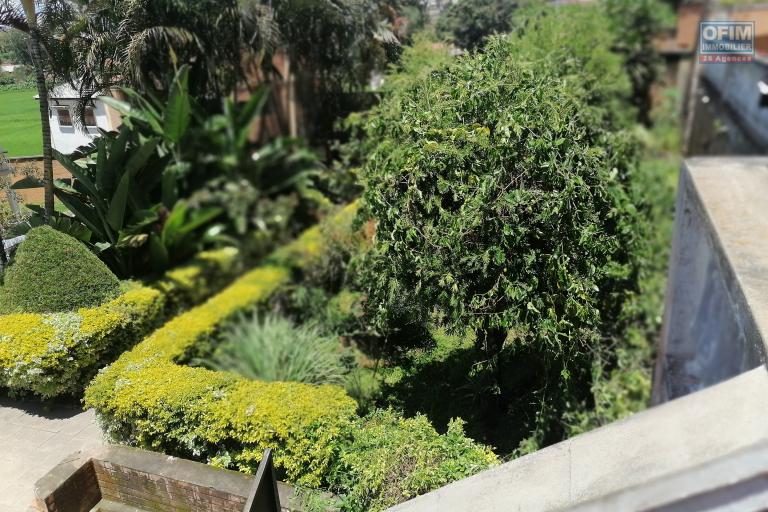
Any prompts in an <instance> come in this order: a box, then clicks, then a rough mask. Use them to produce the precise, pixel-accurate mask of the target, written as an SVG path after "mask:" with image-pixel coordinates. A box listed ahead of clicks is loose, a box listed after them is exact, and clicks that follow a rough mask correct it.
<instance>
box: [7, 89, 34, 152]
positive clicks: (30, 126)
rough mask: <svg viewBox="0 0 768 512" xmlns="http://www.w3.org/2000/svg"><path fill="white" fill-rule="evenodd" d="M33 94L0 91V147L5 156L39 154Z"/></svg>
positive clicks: (26, 91)
mask: <svg viewBox="0 0 768 512" xmlns="http://www.w3.org/2000/svg"><path fill="white" fill-rule="evenodd" d="M35 94H37V91H36V90H35V89H24V90H21V91H0V146H2V147H3V148H4V149H5V150H6V151H8V156H37V155H41V154H42V153H43V143H42V136H41V135H40V111H39V110H38V105H37V100H35V98H34V97H35Z"/></svg>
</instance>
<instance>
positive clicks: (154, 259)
mask: <svg viewBox="0 0 768 512" xmlns="http://www.w3.org/2000/svg"><path fill="white" fill-rule="evenodd" d="M149 258H150V265H151V266H152V268H153V269H154V270H155V271H156V272H161V271H163V270H165V269H166V268H168V265H169V263H170V261H169V260H170V258H169V257H168V249H167V248H166V246H165V245H164V244H163V242H162V241H161V240H160V237H159V236H158V235H157V234H155V233H152V234H150V235H149Z"/></svg>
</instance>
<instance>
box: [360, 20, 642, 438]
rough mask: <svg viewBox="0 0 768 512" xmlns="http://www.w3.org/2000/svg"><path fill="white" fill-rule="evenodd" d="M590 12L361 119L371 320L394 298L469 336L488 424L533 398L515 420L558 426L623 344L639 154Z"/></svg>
mask: <svg viewBox="0 0 768 512" xmlns="http://www.w3.org/2000/svg"><path fill="white" fill-rule="evenodd" d="M598 15H599V12H598V11H596V10H593V9H590V10H585V11H577V10H572V9H560V10H555V9H549V10H545V11H543V12H539V13H533V14H532V15H531V16H529V17H528V18H527V22H526V23H525V25H524V26H525V27H527V28H526V29H525V30H522V31H520V32H519V33H516V34H514V35H512V36H506V37H492V38H491V39H490V40H489V43H488V44H487V45H486V47H485V49H484V51H483V52H479V53H476V54H473V55H471V56H469V57H462V58H459V59H458V60H457V61H456V62H455V63H453V64H449V65H448V66H446V67H442V68H438V69H437V70H436V71H434V72H432V73H430V74H429V75H428V76H427V77H426V78H425V79H423V80H421V81H419V82H417V83H415V84H407V85H406V87H405V88H404V89H403V90H400V91H393V92H391V93H390V94H389V95H388V96H387V97H386V98H385V100H384V101H383V102H382V105H381V106H380V107H378V108H377V109H376V111H375V115H372V116H370V118H369V122H368V126H367V129H368V134H369V137H371V139H372V140H373V141H374V143H373V148H372V151H371V153H370V155H369V158H368V160H367V163H366V165H365V166H364V168H363V170H362V177H363V181H364V184H365V192H364V195H363V212H364V214H365V217H364V218H371V219H374V220H375V221H376V222H377V228H376V238H375V243H374V247H373V249H372V251H371V252H370V253H369V254H368V255H367V256H366V260H365V262H366V264H367V265H365V266H362V265H361V270H360V272H361V280H362V282H363V285H364V287H365V289H366V291H367V293H368V298H369V302H368V310H369V312H370V313H371V314H372V315H374V317H375V318H379V319H382V321H386V320H387V314H388V313H389V312H390V311H391V310H393V309H395V308H397V307H399V305H400V304H403V303H406V304H408V305H409V306H410V307H411V308H413V309H415V310H417V311H419V312H420V314H421V316H422V318H424V319H429V320H430V321H433V322H437V323H438V324H440V325H444V326H446V327H447V328H449V329H451V330H453V331H454V332H456V333H463V332H464V331H465V330H466V329H471V330H473V331H475V332H476V337H475V343H476V349H477V354H482V356H481V358H482V361H484V362H485V363H487V362H489V361H490V363H491V364H492V365H497V366H496V371H498V372H499V373H498V377H497V379H498V380H497V382H496V383H495V384H493V387H494V389H496V391H495V392H493V393H491V394H490V395H483V396H485V397H486V399H488V400H491V401H496V402H497V403H498V404H499V406H498V407H499V409H498V410H497V414H502V415H510V416H508V417H511V416H514V415H515V414H517V413H511V412H510V411H512V410H520V409H519V408H520V407H521V404H523V403H525V404H532V403H541V404H542V405H541V407H540V408H539V409H537V410H538V411H539V412H536V414H535V415H532V414H530V411H528V412H527V413H525V414H528V415H529V416H534V417H535V420H534V421H536V422H537V423H542V424H543V423H546V424H547V425H548V427H547V428H554V429H555V430H556V429H557V428H559V427H558V425H560V421H559V419H560V418H561V416H560V415H561V414H562V412H563V410H564V409H565V407H566V403H567V402H568V401H569V400H571V399H573V398H574V397H576V396H579V397H581V398H578V399H577V400H581V399H583V397H584V396H588V395H589V386H590V384H589V383H590V379H591V368H592V364H593V362H594V361H595V354H599V353H603V352H604V351H605V347H606V346H607V343H606V340H610V339H614V338H616V337H618V336H620V335H621V333H622V329H623V326H624V325H625V320H626V316H625V310H624V307H625V305H626V304H627V301H628V299H629V298H630V297H632V295H633V293H634V292H635V290H636V285H637V274H638V267H639V261H638V259H639V256H638V254H639V251H638V250H637V249H638V244H639V243H640V239H641V238H640V232H641V231H642V223H641V221H640V219H639V217H638V214H637V208H636V203H635V193H634V188H633V185H632V172H633V169H634V166H635V158H636V154H635V145H634V143H633V140H632V138H631V136H630V135H629V134H628V133H627V132H625V131H624V130H623V129H622V128H623V127H625V126H626V125H627V121H626V119H627V117H626V116H625V115H621V114H620V113H617V112H615V108H617V107H618V108H620V107H621V100H622V99H623V98H627V97H628V95H627V86H628V83H627V81H626V79H625V78H624V76H623V74H622V72H621V62H622V61H621V59H620V58H619V57H618V56H616V55H613V54H611V52H610V51H609V49H610V44H611V39H610V37H606V35H605V31H592V30H590V29H591V28H592V23H598V24H599V23H600V19H599V16H598ZM593 18H595V19H593ZM572 29H575V30H572ZM558 30H559V31H561V32H563V33H564V35H562V36H559V37H555V36H554V34H556V33H558ZM390 305H391V306H390ZM485 363H483V364H485ZM494 407H495V406H494ZM494 407H490V408H489V409H490V410H495V409H494ZM558 411H559V412H558ZM523 416H524V413H522V412H521V413H520V417H519V418H518V420H517V421H524V420H523ZM559 435H562V431H560V432H559V434H558V433H557V432H554V433H552V434H551V435H550V437H548V438H547V439H549V441H553V440H557V439H558V438H559V437H558V436H559ZM542 439H543V438H542ZM542 439H540V440H542Z"/></svg>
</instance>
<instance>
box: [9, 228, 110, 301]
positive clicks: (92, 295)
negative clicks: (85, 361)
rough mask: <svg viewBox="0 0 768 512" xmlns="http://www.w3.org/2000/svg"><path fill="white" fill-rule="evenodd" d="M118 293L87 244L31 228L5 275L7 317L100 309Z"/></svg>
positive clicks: (51, 231) (45, 230) (103, 266)
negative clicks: (9, 313)
mask: <svg viewBox="0 0 768 512" xmlns="http://www.w3.org/2000/svg"><path fill="white" fill-rule="evenodd" d="M119 293H120V282H119V281H118V280H117V277H115V275H114V274H113V273H112V272H111V271H110V270H109V269H108V268H107V266H106V265H104V263H102V262H101V261H100V260H99V259H98V258H97V257H96V256H95V255H93V254H92V253H91V252H90V251H89V250H88V249H87V248H86V247H85V246H84V245H83V244H81V243H80V242H78V241H77V240H75V239H74V238H72V237H70V236H68V235H65V234H64V233H60V232H58V231H56V230H55V229H53V228H50V227H47V226H41V227H38V228H34V229H32V230H31V231H30V232H29V234H28V235H27V239H26V240H25V241H24V242H23V243H22V244H21V246H20V247H19V249H18V250H17V251H16V256H15V258H14V261H13V264H12V265H10V266H9V267H8V270H7V272H6V273H5V284H4V286H3V295H4V296H5V299H4V301H5V302H6V307H8V308H9V310H8V311H6V312H24V313H55V312H60V311H74V310H76V309H79V308H86V307H93V306H98V305H99V304H102V303H104V302H106V301H108V300H111V299H114V298H115V297H117V296H118V295H119Z"/></svg>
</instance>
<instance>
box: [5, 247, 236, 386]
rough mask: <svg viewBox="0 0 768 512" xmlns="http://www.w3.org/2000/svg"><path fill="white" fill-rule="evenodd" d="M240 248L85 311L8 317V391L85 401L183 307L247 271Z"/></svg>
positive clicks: (207, 255) (212, 254)
mask: <svg viewBox="0 0 768 512" xmlns="http://www.w3.org/2000/svg"><path fill="white" fill-rule="evenodd" d="M240 259H241V256H240V254H239V252H238V251H237V250H235V249H231V248H227V249H221V250H216V251H208V252H204V253H201V254H200V255H198V256H197V257H196V258H195V259H194V260H193V261H192V262H190V264H188V265H186V266H184V267H180V268H178V269H175V270H171V271H169V272H168V273H167V274H166V275H165V276H164V277H163V279H161V280H160V281H158V282H156V283H151V284H148V285H133V286H132V287H131V289H129V290H128V291H126V292H125V293H123V294H122V295H120V296H119V297H117V298H115V299H114V300H111V301H109V302H107V303H105V304H102V305H100V306H97V307H93V308H83V309H80V310H79V311H77V312H70V313H52V314H31V313H20V314H10V315H4V316H0V386H4V387H6V388H8V389H10V390H12V391H27V392H32V393H34V394H37V395H39V396H41V397H43V398H51V397H55V396H60V395H67V394H70V395H77V394H78V393H80V392H82V390H83V388H84V387H85V385H86V384H87V383H88V382H89V380H90V379H91V377H92V376H93V375H94V374H95V373H96V371H97V370H98V369H99V368H100V367H102V366H104V365H105V364H107V363H108V362H110V361H111V360H113V359H114V358H115V356H117V355H118V354H120V352H122V351H123V350H126V349H127V348H130V347H131V346H133V345H134V344H135V343H136V342H138V341H139V340H141V339H142V338H144V337H145V336H146V335H147V334H149V333H150V332H152V330H153V329H154V328H156V327H157V326H158V325H159V324H160V323H161V322H162V321H163V320H164V319H165V318H167V317H168V316H169V315H171V314H173V313H174V312H175V311H177V310H178V308H180V307H183V306H185V305H188V304H190V303H195V302H198V303H199V302H200V301H201V300H203V299H204V298H205V297H207V296H210V295H211V294H212V293H214V292H215V291H216V290H218V289H220V288H221V287H222V286H223V285H224V284H226V283H227V282H229V281H231V279H232V278H233V277H234V275H235V273H236V272H237V271H238V270H239V268H240V265H239V262H240Z"/></svg>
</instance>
